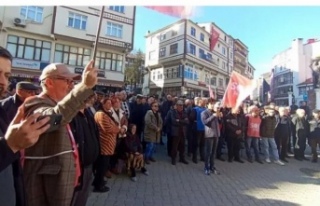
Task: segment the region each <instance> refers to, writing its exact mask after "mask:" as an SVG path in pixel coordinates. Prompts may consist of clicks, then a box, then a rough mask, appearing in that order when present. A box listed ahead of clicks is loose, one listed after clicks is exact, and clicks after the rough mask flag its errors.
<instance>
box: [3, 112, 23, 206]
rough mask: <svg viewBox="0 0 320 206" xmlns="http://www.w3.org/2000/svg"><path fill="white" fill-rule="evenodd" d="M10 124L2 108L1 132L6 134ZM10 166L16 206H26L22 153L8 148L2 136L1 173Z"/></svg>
mask: <svg viewBox="0 0 320 206" xmlns="http://www.w3.org/2000/svg"><path fill="white" fill-rule="evenodd" d="M8 125H9V122H8V120H7V115H6V112H5V110H4V109H3V108H2V107H0V130H1V133H3V134H5V133H6V131H7V128H8ZM9 165H12V173H13V180H14V188H15V192H16V205H17V206H24V205H26V198H25V194H26V193H25V188H24V183H23V176H22V175H23V173H22V168H21V164H20V152H17V153H13V152H12V150H11V149H10V148H9V147H8V145H7V142H6V141H5V139H4V137H1V136H0V172H1V171H2V170H4V169H5V168H6V167H8V166H9Z"/></svg>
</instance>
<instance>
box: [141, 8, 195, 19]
mask: <svg viewBox="0 0 320 206" xmlns="http://www.w3.org/2000/svg"><path fill="white" fill-rule="evenodd" d="M145 7H146V8H149V9H152V10H155V11H157V12H160V13H163V14H167V15H169V16H173V17H178V18H188V17H191V16H192V15H193V9H192V7H187V6H145Z"/></svg>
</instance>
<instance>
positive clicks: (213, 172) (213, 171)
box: [210, 169, 220, 175]
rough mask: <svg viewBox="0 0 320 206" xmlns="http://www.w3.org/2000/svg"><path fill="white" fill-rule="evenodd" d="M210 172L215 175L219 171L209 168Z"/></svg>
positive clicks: (218, 173)
mask: <svg viewBox="0 0 320 206" xmlns="http://www.w3.org/2000/svg"><path fill="white" fill-rule="evenodd" d="M210 173H212V174H215V175H220V172H219V171H218V170H216V169H213V170H210Z"/></svg>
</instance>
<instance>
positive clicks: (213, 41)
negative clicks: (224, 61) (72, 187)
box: [210, 25, 219, 51]
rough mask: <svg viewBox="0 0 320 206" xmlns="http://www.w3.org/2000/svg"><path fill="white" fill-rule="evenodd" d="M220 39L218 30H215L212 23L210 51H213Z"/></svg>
mask: <svg viewBox="0 0 320 206" xmlns="http://www.w3.org/2000/svg"><path fill="white" fill-rule="evenodd" d="M218 40H219V33H218V32H217V31H216V30H214V28H213V26H212V25H211V37H210V51H213V49H214V47H215V46H216V44H217V42H218Z"/></svg>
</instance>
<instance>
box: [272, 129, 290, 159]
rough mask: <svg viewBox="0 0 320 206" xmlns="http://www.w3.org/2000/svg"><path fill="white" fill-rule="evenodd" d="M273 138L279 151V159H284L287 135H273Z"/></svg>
mask: <svg viewBox="0 0 320 206" xmlns="http://www.w3.org/2000/svg"><path fill="white" fill-rule="evenodd" d="M274 140H275V141H276V144H277V149H278V152H279V157H280V159H285V157H286V155H287V151H288V150H287V149H288V140H289V135H287V136H286V135H279V136H275V138H274Z"/></svg>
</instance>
